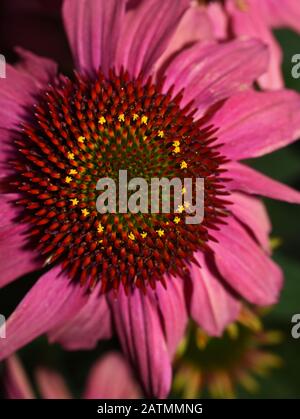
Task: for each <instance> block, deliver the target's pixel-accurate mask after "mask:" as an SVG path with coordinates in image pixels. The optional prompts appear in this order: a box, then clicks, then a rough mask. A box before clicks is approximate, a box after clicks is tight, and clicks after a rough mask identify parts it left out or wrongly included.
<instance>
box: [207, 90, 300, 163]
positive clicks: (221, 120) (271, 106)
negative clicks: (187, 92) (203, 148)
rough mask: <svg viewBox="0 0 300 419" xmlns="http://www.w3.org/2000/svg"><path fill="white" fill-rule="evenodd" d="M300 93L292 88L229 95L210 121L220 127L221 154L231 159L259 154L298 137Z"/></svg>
mask: <svg viewBox="0 0 300 419" xmlns="http://www.w3.org/2000/svg"><path fill="white" fill-rule="evenodd" d="M299 109H300V95H299V94H298V93H296V92H293V91H291V90H282V91H277V92H255V91H248V92H242V93H239V94H237V95H234V96H232V97H230V98H229V99H228V100H227V101H226V102H225V103H224V105H223V106H222V107H221V108H220V109H219V110H218V111H217V112H216V113H215V114H214V116H213V117H212V119H211V120H210V123H212V124H214V125H215V126H216V127H218V128H219V130H218V132H217V136H218V140H219V142H220V143H222V144H224V146H223V147H222V151H223V153H224V155H226V156H227V157H229V158H231V159H233V160H240V159H247V158H252V157H258V156H262V155H264V154H268V153H271V152H272V151H275V150H277V149H279V148H282V147H284V146H286V145H288V144H290V143H292V142H293V141H295V140H297V139H298V138H299V136H300V112H299Z"/></svg>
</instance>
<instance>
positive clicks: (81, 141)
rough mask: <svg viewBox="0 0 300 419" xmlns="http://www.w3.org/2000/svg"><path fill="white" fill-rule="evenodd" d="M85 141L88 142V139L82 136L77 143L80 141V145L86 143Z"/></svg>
mask: <svg viewBox="0 0 300 419" xmlns="http://www.w3.org/2000/svg"><path fill="white" fill-rule="evenodd" d="M85 140H86V138H85V137H83V135H81V136H80V137H78V138H77V141H78V142H79V143H84V142H85Z"/></svg>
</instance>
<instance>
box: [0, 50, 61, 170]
mask: <svg viewBox="0 0 300 419" xmlns="http://www.w3.org/2000/svg"><path fill="white" fill-rule="evenodd" d="M16 51H17V52H18V54H19V55H20V58H21V61H19V62H18V63H17V64H16V65H15V66H12V65H10V64H7V65H6V78H5V79H1V78H0V135H1V141H0V173H1V174H0V177H4V176H8V175H10V174H11V167H9V165H8V160H10V159H11V154H12V153H13V152H14V150H15V149H14V140H15V139H16V133H15V132H13V131H12V129H19V128H20V123H21V122H22V116H24V113H25V111H24V106H25V105H27V106H30V105H33V104H34V102H35V100H36V98H35V96H34V95H35V94H36V93H38V92H39V91H40V89H41V88H42V87H44V86H45V85H46V84H47V83H48V82H49V80H51V79H52V78H53V77H54V76H55V74H56V71H57V66H56V64H55V63H54V62H53V61H51V60H48V59H46V58H42V57H38V56H36V55H34V54H32V53H31V52H29V51H26V50H24V49H22V48H17V49H16ZM16 86H17V88H16Z"/></svg>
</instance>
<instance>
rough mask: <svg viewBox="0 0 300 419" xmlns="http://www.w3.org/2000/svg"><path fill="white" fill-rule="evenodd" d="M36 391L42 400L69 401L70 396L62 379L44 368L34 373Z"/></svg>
mask: <svg viewBox="0 0 300 419" xmlns="http://www.w3.org/2000/svg"><path fill="white" fill-rule="evenodd" d="M35 376H36V381H37V384H38V389H39V391H40V393H41V395H42V397H43V399H71V398H72V396H71V394H70V392H69V389H68V387H67V385H66V383H65V381H64V379H63V377H62V376H61V375H60V374H58V373H56V372H54V371H50V370H48V369H45V368H39V369H38V370H37V371H36V374H35Z"/></svg>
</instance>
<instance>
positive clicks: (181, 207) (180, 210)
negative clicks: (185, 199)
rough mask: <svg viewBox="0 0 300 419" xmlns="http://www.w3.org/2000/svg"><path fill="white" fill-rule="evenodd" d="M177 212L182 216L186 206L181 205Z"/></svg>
mask: <svg viewBox="0 0 300 419" xmlns="http://www.w3.org/2000/svg"><path fill="white" fill-rule="evenodd" d="M177 211H178V212H179V213H180V214H181V213H182V212H183V211H184V206H183V205H179V206H178V208H177Z"/></svg>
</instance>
